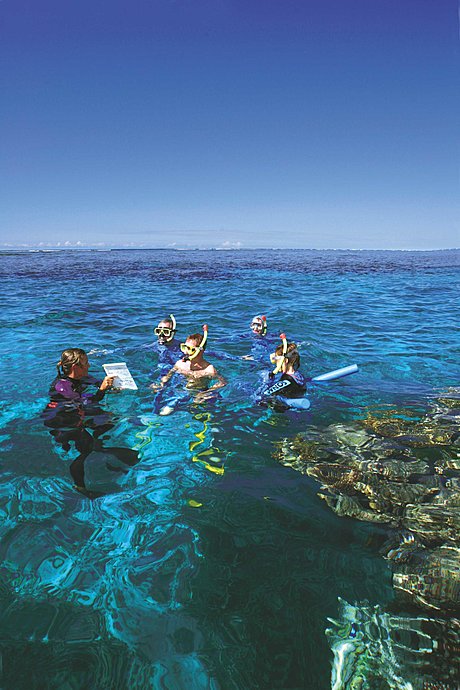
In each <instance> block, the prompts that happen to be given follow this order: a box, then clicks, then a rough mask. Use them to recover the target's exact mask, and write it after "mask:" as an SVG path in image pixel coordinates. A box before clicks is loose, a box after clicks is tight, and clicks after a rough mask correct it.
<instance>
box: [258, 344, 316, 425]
mask: <svg viewBox="0 0 460 690" xmlns="http://www.w3.org/2000/svg"><path fill="white" fill-rule="evenodd" d="M281 338H282V340H283V344H282V345H279V346H278V347H277V348H276V350H275V352H274V353H273V354H272V355H270V359H271V361H272V363H273V364H275V365H276V366H275V369H274V370H273V372H271V374H270V377H269V382H268V385H267V382H265V385H264V389H263V390H262V392H261V396H260V400H259V402H260V404H262V405H268V406H270V407H272V408H273V409H275V410H276V411H279V412H283V411H285V410H287V409H297V410H302V409H303V410H306V409H308V408H309V407H310V402H309V401H308V400H307V398H305V393H306V391H307V380H308V379H307V378H306V377H305V376H304V375H303V374H302V373H301V372H300V371H299V367H300V355H299V351H298V350H297V345H296V344H295V343H288V342H287V340H286V336H284V334H282V335H281Z"/></svg>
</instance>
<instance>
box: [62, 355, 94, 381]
mask: <svg viewBox="0 0 460 690" xmlns="http://www.w3.org/2000/svg"><path fill="white" fill-rule="evenodd" d="M88 369H89V364H88V355H87V354H86V352H85V351H84V350H82V349H81V348H80V347H69V349H68V350H64V352H63V353H62V354H61V359H60V360H59V362H58V363H57V370H58V375H59V376H74V375H75V373H77V376H76V377H75V378H81V376H86V374H87V373H88Z"/></svg>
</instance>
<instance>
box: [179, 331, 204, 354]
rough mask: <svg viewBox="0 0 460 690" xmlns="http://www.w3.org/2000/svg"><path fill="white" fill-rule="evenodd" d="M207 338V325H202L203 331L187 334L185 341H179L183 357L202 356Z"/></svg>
mask: <svg viewBox="0 0 460 690" xmlns="http://www.w3.org/2000/svg"><path fill="white" fill-rule="evenodd" d="M207 339H208V326H207V325H206V324H204V325H203V333H202V334H201V333H192V335H189V336H187V340H186V341H185V343H181V346H180V349H181V350H182V352H183V353H184V355H185V358H184V359H189V360H192V359H195V358H197V357H198V359H199V358H200V357H202V356H203V352H204V350H205V349H206V342H207Z"/></svg>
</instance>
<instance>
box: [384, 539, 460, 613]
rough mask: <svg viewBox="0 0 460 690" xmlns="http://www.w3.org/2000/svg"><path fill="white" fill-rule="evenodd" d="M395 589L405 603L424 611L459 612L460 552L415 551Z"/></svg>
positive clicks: (441, 549)
mask: <svg viewBox="0 0 460 690" xmlns="http://www.w3.org/2000/svg"><path fill="white" fill-rule="evenodd" d="M393 585H394V587H395V589H396V591H397V592H398V594H399V595H400V596H401V597H402V599H403V600H409V601H411V602H412V603H414V602H416V603H417V604H419V605H420V606H422V607H423V608H428V609H430V608H431V609H438V610H444V611H456V610H458V609H459V604H460V549H459V548H457V547H452V546H441V547H439V548H437V549H433V550H429V549H426V548H425V549H417V550H415V551H412V552H411V554H410V556H409V557H408V559H407V560H406V562H405V563H403V564H402V565H401V570H400V571H399V572H394V573H393Z"/></svg>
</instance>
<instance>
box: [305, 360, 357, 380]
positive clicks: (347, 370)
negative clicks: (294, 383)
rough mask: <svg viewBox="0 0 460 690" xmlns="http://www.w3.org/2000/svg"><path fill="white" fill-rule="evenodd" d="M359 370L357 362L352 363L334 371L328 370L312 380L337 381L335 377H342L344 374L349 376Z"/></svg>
mask: <svg viewBox="0 0 460 690" xmlns="http://www.w3.org/2000/svg"><path fill="white" fill-rule="evenodd" d="M357 371H358V365H357V364H350V366H349V367H342V369H334V371H328V373H327V374H321V375H320V376H315V377H313V378H312V379H310V381H312V383H317V382H321V381H335V379H341V378H342V377H343V376H348V375H349V374H354V373H356V372H357Z"/></svg>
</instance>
